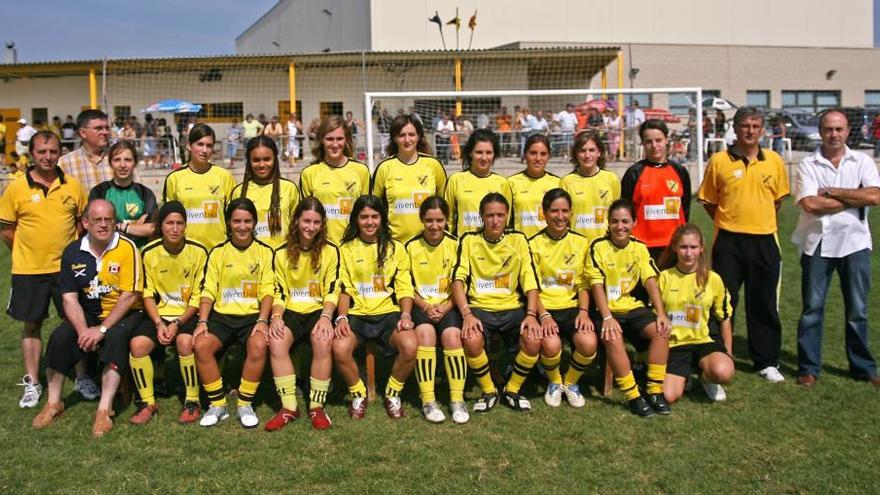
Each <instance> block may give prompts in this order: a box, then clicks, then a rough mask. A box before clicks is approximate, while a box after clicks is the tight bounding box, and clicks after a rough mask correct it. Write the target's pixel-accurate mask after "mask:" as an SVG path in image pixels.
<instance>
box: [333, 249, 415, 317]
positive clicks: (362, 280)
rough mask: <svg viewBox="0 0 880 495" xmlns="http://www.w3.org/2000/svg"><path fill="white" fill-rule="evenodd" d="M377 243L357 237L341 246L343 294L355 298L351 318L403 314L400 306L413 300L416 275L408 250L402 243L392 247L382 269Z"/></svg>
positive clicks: (351, 308)
mask: <svg viewBox="0 0 880 495" xmlns="http://www.w3.org/2000/svg"><path fill="white" fill-rule="evenodd" d="M378 247H379V245H378V244H377V243H375V242H374V243H366V242H364V241H362V240H361V239H360V238H359V237H356V238H354V239H352V240H350V241H348V242H346V243H344V244H342V246H340V248H339V257H340V265H341V269H340V271H339V280H340V283H341V287H340V289H341V291H342V292H345V293H346V294H348V295H349V296H351V307H350V310H349V313H350V314H353V315H358V316H375V315H383V314H387V313H393V312H395V311H400V306H399V304H398V302H399V301H400V300H401V299H403V298H405V297H412V296H413V288H412V275H411V274H410V270H409V257H408V256H407V255H406V248H404V246H403V244H401V243H400V242H398V241H395V240H392V241H391V242H390V243H389V244H388V250H387V252H386V254H385V262H384V263H383V264H382V269H381V270H380V269H379V264H378V261H377V260H378Z"/></svg>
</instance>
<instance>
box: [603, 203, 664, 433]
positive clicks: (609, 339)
mask: <svg viewBox="0 0 880 495" xmlns="http://www.w3.org/2000/svg"><path fill="white" fill-rule="evenodd" d="M608 216H609V222H608V234H607V235H606V236H605V237H601V238H599V239H596V240H595V241H593V242H592V243H591V244H590V254H589V256H588V257H587V276H588V277H589V283H590V287H591V290H592V293H593V300H594V301H595V303H596V308H597V309H598V311H599V314H598V315H596V321H594V325H595V327H596V328H601V331H600V333H599V337H600V338H601V339H602V345H603V346H605V353H606V354H607V356H608V363H609V364H610V365H611V371H612V372H613V373H614V379H615V381H616V382H617V385H618V386H619V387H620V390H621V391H622V392H623V394H624V396H625V397H626V399H627V401H628V402H629V407H630V411H632V413H633V414H637V415H638V416H640V417H643V418H646V417H650V416H653V415H654V412H655V411H656V412H657V413H658V414H670V413H671V412H672V410H671V409H670V408H669V404H667V403H666V399H665V398H664V397H663V380H664V379H665V377H666V361H667V358H668V356H669V319H668V318H667V317H666V311H664V306H663V300H662V299H661V297H660V290H659V289H658V287H657V275H658V270H657V267H656V265H655V264H654V261H653V260H652V259H651V255H650V254H649V253H648V247H647V246H646V245H645V243H643V242H641V241H639V240H638V239H636V238H634V237H632V235H631V234H632V229H633V227H634V226H635V207H634V206H633V204H632V203H631V202H630V201H629V200H626V199H618V200H615V201H614V202H613V203H611V206H610V207H609V208H608ZM640 286H641V287H643V288H644V289H645V291H647V294H648V297H649V298H650V302H651V304H652V305H653V306H654V309H655V310H656V311H657V313H656V314H655V313H654V311H652V310H651V309H649V308H648V307H647V306H646V305H645V302H644V301H641V300H639V299H636V298H635V297H633V292H634V289H636V288H637V287H640ZM624 338H625V339H626V340H627V341H628V342H629V343H630V344H632V345H633V347H635V348H636V350H637V351H640V352H641V351H644V350H646V349H647V351H648V383H647V387H646V390H645V392H646V393H647V396H648V399H647V401H646V400H645V399H644V398H643V397H642V395H641V394H640V393H639V388H638V385H636V380H635V378H633V374H632V369H631V367H630V362H629V356H628V355H627V353H626V347H625V346H624V343H623V339H624Z"/></svg>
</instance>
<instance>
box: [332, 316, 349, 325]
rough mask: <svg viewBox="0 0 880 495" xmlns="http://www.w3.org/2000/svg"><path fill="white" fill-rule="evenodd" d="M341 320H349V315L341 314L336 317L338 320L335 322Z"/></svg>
mask: <svg viewBox="0 0 880 495" xmlns="http://www.w3.org/2000/svg"><path fill="white" fill-rule="evenodd" d="M340 321H348V316H347V315H339V316H337V317H336V321H335V322H334V323H337V324H338V323H339V322H340Z"/></svg>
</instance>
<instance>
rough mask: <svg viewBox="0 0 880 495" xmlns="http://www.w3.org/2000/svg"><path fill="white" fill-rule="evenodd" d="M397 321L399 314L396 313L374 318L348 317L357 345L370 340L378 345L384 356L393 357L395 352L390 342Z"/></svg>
mask: <svg viewBox="0 0 880 495" xmlns="http://www.w3.org/2000/svg"><path fill="white" fill-rule="evenodd" d="M399 320H400V313H397V312H394V313H386V314H384V315H376V316H358V315H348V324H349V326H351V330H352V331H353V332H354V334H355V336H356V337H357V339H358V345H364V343H365V342H366V341H368V340H372V341H374V342H376V344H378V345H379V347H380V348H381V350H382V353H383V354H384V355H385V356H393V355H394V354H395V353H396V352H397V351H396V350H395V349H394V348H393V347H391V344H390V342H391V334H392V333H394V329H396V328H397V322H398V321H399Z"/></svg>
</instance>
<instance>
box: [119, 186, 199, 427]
mask: <svg viewBox="0 0 880 495" xmlns="http://www.w3.org/2000/svg"><path fill="white" fill-rule="evenodd" d="M156 229H157V230H158V231H159V232H161V235H162V237H161V238H160V239H156V240H155V241H153V242H150V243H148V244H147V245H146V246H144V249H143V251H142V257H143V262H144V275H145V276H146V283H145V284H144V311H145V312H146V314H147V318H145V319H144V320H143V321H142V322H141V324H140V325H138V327H137V328H135V330H134V332H133V333H132V339H131V342H129V352H130V354H129V356H128V359H129V364H130V365H131V374H132V377H133V378H134V383H135V386H136V387H137V390H138V395H140V398H141V400H140V402H139V403H138V408H137V412H135V414H134V415H133V416H132V417H131V420H130V422H131V423H132V424H136V425H140V424H144V423H147V422H148V421H150V419H152V417H153V416H154V415H155V414H156V412H158V410H159V408H158V406H157V405H156V399H155V392H154V390H153V361H152V360H151V359H150V353H151V352H153V350H154V349H155V348H156V346H166V345H171V344H172V343H173V344H175V346H176V347H177V354H178V356H179V358H180V374H181V376H182V377H183V383H184V386H185V388H186V397H185V398H184V402H183V411H182V412H181V413H180V419H179V420H178V421H179V422H180V423H193V422H195V421H197V420H198V419H199V415H200V414H201V408H200V406H199V380H198V378H197V377H196V361H195V357H194V356H193V339H192V334H193V330H194V329H195V326H196V320H198V318H197V316H196V313H197V305H198V301H199V291H198V287H199V284H200V283H201V281H202V274H203V273H204V271H205V261H206V260H207V257H208V251H207V250H206V249H205V247H204V246H202V245H201V244H199V243H197V242H195V241H193V240H189V239H187V238H186V209H185V208H184V207H183V205H182V204H181V203H180V202H179V201H169V202H167V203H165V204H164V205H162V208H160V209H159V217H158V219H157V221H156Z"/></svg>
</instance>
